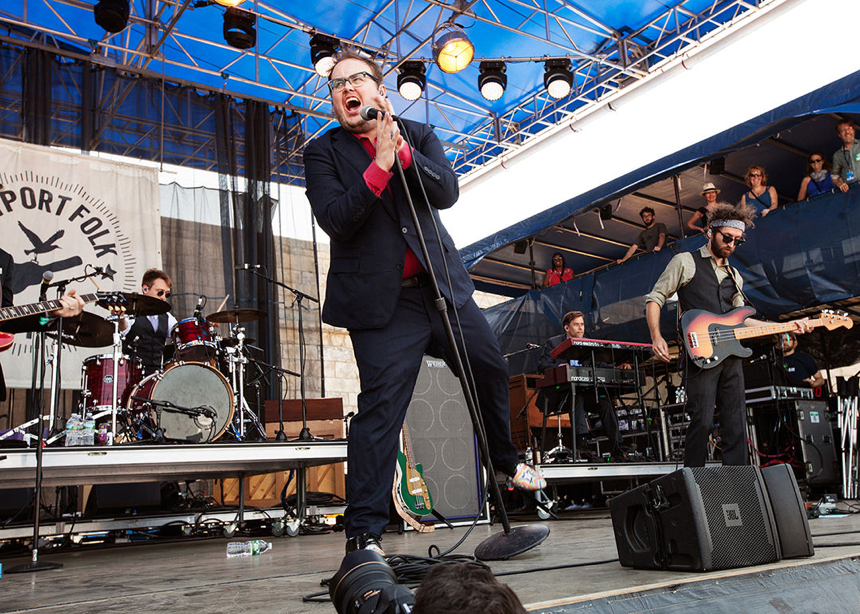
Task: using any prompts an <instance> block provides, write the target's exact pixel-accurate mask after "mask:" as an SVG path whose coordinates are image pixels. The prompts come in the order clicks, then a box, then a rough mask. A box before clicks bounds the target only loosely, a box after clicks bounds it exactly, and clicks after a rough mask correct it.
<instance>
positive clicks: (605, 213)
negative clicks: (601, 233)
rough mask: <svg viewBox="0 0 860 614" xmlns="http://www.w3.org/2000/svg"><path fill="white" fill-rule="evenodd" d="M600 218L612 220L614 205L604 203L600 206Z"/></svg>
mask: <svg viewBox="0 0 860 614" xmlns="http://www.w3.org/2000/svg"><path fill="white" fill-rule="evenodd" d="M600 219H601V220H611V219H612V205H611V204H609V205H603V206H602V207H601V208H600Z"/></svg>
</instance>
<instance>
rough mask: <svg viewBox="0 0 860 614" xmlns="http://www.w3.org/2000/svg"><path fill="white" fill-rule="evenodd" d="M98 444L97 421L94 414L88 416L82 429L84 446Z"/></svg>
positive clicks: (82, 443) (81, 443)
mask: <svg viewBox="0 0 860 614" xmlns="http://www.w3.org/2000/svg"><path fill="white" fill-rule="evenodd" d="M95 444H96V421H95V419H94V418H93V417H92V416H89V415H88V416H87V417H86V419H85V420H84V423H83V428H82V429H81V442H80V445H82V446H94V445H95Z"/></svg>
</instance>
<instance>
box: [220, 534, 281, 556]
mask: <svg viewBox="0 0 860 614" xmlns="http://www.w3.org/2000/svg"><path fill="white" fill-rule="evenodd" d="M271 549H272V544H271V542H267V541H265V540H262V539H252V540H251V541H248V542H230V543H229V544H227V558H228V559H231V558H233V557H234V556H256V555H258V554H263V553H264V552H268V551H269V550H271Z"/></svg>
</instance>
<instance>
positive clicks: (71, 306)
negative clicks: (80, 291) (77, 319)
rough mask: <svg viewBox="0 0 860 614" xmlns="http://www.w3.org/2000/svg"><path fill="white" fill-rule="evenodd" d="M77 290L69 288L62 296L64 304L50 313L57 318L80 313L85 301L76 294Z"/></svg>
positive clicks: (70, 316) (61, 301) (61, 299)
mask: <svg viewBox="0 0 860 614" xmlns="http://www.w3.org/2000/svg"><path fill="white" fill-rule="evenodd" d="M76 295H77V291H76V290H69V291H68V292H66V293H65V294H64V295H63V296H61V297H60V303H61V304H62V305H63V306H62V307H60V308H59V309H55V310H54V311H52V312H50V315H51V316H53V317H55V318H73V317H74V316H77V315H80V313H81V312H82V311H83V310H84V301H83V300H81V298H80V297H78V296H76Z"/></svg>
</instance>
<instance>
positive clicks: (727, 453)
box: [684, 356, 747, 467]
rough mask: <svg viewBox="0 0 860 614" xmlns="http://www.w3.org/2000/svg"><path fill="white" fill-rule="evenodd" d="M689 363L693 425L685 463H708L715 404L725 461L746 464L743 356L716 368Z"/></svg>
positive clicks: (689, 405) (689, 408) (687, 381)
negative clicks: (718, 413)
mask: <svg viewBox="0 0 860 614" xmlns="http://www.w3.org/2000/svg"><path fill="white" fill-rule="evenodd" d="M687 366H688V371H687V375H686V377H685V383H684V385H685V390H686V391H687V413H689V414H690V426H689V427H688V428H687V438H686V441H685V443H684V466H685V467H704V466H705V459H706V458H707V455H708V436H709V435H710V433H711V428H712V427H713V424H714V408H715V407H716V409H718V410H719V412H720V441H721V448H722V456H723V464H724V465H746V464H747V445H746V440H747V434H746V395H745V393H744V373H743V366H742V363H741V359H740V358H737V357H735V356H730V357H729V358H726V359H725V360H724V361H723V362H722V363H720V364H719V365H717V366H716V367H714V368H713V369H698V368H697V367H695V366H690V363H689V362H688V363H687Z"/></svg>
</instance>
